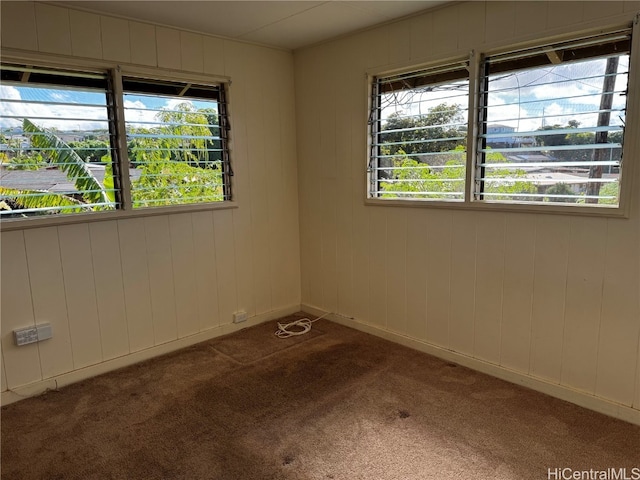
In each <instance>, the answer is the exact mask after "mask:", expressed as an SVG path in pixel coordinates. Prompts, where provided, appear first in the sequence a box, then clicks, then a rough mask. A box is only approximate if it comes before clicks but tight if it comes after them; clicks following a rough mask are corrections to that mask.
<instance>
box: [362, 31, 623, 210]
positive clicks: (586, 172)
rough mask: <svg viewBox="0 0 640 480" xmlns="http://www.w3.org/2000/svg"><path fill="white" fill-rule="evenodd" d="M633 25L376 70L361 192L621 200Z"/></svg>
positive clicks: (480, 199) (427, 197)
mask: <svg viewBox="0 0 640 480" xmlns="http://www.w3.org/2000/svg"><path fill="white" fill-rule="evenodd" d="M631 33H632V32H631V28H624V29H619V30H615V31H610V32H607V33H602V32H599V33H597V34H594V35H592V36H587V37H582V38H579V39H574V40H571V41H566V42H557V43H549V44H541V45H540V46H538V47H535V48H529V49H521V50H512V51H508V52H506V53H499V54H493V55H478V56H477V57H478V58H477V60H476V58H475V57H474V55H473V54H472V55H471V56H470V59H471V61H470V62H469V65H468V67H469V69H470V70H471V71H477V72H478V74H477V76H476V75H474V76H473V78H469V76H468V72H467V65H465V64H464V62H461V63H458V64H457V65H456V64H450V65H444V66H440V67H438V68H431V69H427V70H419V71H412V72H407V73H403V74H398V75H392V76H378V77H374V78H373V82H372V101H371V103H372V105H371V113H370V118H369V128H370V145H371V147H370V148H371V150H370V155H369V165H368V178H369V189H368V197H369V198H371V199H380V200H387V199H394V200H398V199H402V200H404V199H410V200H421V201H424V202H434V201H439V202H441V203H442V202H446V203H448V202H454V204H455V202H457V203H466V204H473V206H478V205H481V204H494V205H495V204H518V205H537V206H538V207H536V208H539V207H541V206H542V207H544V206H551V205H553V206H556V207H558V206H563V207H573V208H577V207H600V208H604V209H607V208H608V209H611V208H613V209H615V208H617V207H619V206H620V205H621V202H620V191H621V183H622V174H623V163H624V162H623V159H624V157H623V144H624V133H625V128H626V109H627V94H628V92H629V83H628V82H629V67H630V62H631V59H630V50H631ZM473 62H475V63H473ZM470 96H471V98H470ZM468 105H472V106H473V111H474V113H473V114H472V115H468V114H467V110H468ZM468 136H471V137H472V138H471V139H470V140H471V142H470V143H469V145H471V146H473V149H472V150H473V151H470V152H467V148H466V146H467V137H468Z"/></svg>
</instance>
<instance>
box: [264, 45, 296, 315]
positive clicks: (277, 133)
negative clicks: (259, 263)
mask: <svg viewBox="0 0 640 480" xmlns="http://www.w3.org/2000/svg"><path fill="white" fill-rule="evenodd" d="M267 60H268V63H270V64H271V65H273V67H274V70H276V71H277V72H281V66H282V58H281V56H280V52H275V51H274V52H273V53H272V54H271V55H270V56H269V58H268V59H267ZM281 77H282V75H281V74H280V75H272V76H270V77H269V78H268V79H267V78H265V80H264V82H263V88H264V89H266V91H269V92H272V94H270V95H264V98H263V101H264V111H265V112H272V115H271V118H272V120H271V121H270V122H265V123H266V125H265V127H266V128H265V131H266V135H265V139H264V142H265V144H264V146H265V151H267V152H271V154H272V156H271V157H270V158H269V160H268V161H267V176H266V180H267V184H268V202H269V226H268V228H269V229H268V246H269V279H270V280H269V285H270V286H271V301H270V308H271V309H272V310H273V309H275V308H278V307H282V306H284V305H286V304H287V300H286V298H287V293H286V290H285V289H286V282H285V277H286V275H284V267H285V265H286V264H287V257H288V256H289V252H288V251H287V250H286V247H287V245H288V242H287V239H286V237H288V236H291V233H290V231H289V230H288V229H287V221H286V220H287V219H286V217H287V215H286V210H287V205H288V203H289V202H287V200H286V199H285V195H286V192H285V190H284V188H282V187H283V180H284V177H283V163H284V161H285V158H284V157H285V155H284V152H283V146H282V136H281V130H282V115H281V113H280V104H281V103H282V97H283V95H282V92H281V86H282V83H283V80H282V79H281ZM275 92H277V93H275ZM267 125H268V126H267Z"/></svg>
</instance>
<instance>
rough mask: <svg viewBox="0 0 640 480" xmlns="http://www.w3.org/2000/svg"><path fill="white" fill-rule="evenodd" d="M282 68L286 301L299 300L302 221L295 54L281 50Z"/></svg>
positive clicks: (281, 181) (282, 179) (281, 120)
mask: <svg viewBox="0 0 640 480" xmlns="http://www.w3.org/2000/svg"><path fill="white" fill-rule="evenodd" d="M279 54H280V57H279V58H280V62H279V63H278V65H279V69H280V70H281V72H282V76H281V78H280V85H279V88H278V91H279V92H280V93H281V97H280V101H279V102H278V108H279V112H280V138H281V141H280V144H281V148H282V152H281V158H282V177H281V178H280V179H279V185H281V189H282V192H283V195H284V196H283V201H284V202H285V206H284V207H283V213H284V214H285V216H284V220H285V227H284V228H285V231H286V232H287V234H286V235H284V238H282V237H283V236H282V235H281V236H280V240H281V243H282V245H281V248H282V249H283V252H284V255H285V263H284V265H283V268H282V272H283V275H282V277H283V284H284V289H285V294H286V304H287V305H293V304H296V303H298V302H300V299H301V296H300V275H301V272H300V224H299V213H300V212H299V206H298V202H299V197H298V154H297V151H296V105H295V96H293V95H291V94H290V93H291V92H294V91H295V78H294V74H293V56H291V55H288V54H286V53H284V52H279Z"/></svg>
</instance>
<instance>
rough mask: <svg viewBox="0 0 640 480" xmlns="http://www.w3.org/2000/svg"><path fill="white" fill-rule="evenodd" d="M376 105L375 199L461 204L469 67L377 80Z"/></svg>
mask: <svg viewBox="0 0 640 480" xmlns="http://www.w3.org/2000/svg"><path fill="white" fill-rule="evenodd" d="M372 104H373V108H372V110H371V118H370V124H371V158H370V165H369V174H370V175H369V180H370V193H371V195H372V196H374V197H381V198H402V199H426V200H436V199H445V200H454V201H455V200H463V199H464V187H465V171H466V167H465V163H466V151H467V148H466V142H467V120H468V109H469V72H468V66H467V63H466V62H463V63H458V64H454V65H446V66H442V67H438V68H432V69H428V70H422V71H417V72H409V73H406V74H401V75H393V76H387V77H377V78H376V79H375V81H374V84H373V97H372Z"/></svg>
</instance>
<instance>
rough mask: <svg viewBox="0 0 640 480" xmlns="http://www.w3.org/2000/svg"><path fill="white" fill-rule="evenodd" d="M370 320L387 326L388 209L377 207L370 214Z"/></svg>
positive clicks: (378, 324) (375, 323)
mask: <svg viewBox="0 0 640 480" xmlns="http://www.w3.org/2000/svg"><path fill="white" fill-rule="evenodd" d="M369 238H370V239H371V240H370V242H371V243H370V245H371V250H370V253H369V305H370V310H369V320H370V322H371V323H372V324H374V325H377V326H380V327H383V328H384V327H386V326H387V303H388V299H387V255H386V252H387V209H385V208H376V209H375V210H373V211H372V212H371V214H370V215H369Z"/></svg>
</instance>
